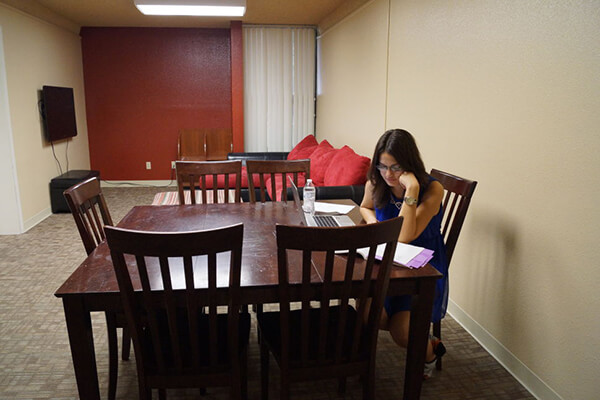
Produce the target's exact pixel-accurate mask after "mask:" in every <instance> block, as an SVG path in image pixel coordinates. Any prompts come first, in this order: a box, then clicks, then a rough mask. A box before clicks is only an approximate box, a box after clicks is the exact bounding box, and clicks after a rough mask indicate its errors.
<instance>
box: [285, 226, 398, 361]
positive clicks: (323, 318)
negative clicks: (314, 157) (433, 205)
mask: <svg viewBox="0 0 600 400" xmlns="http://www.w3.org/2000/svg"><path fill="white" fill-rule="evenodd" d="M401 226H402V218H401V217H400V218H395V219H392V220H388V221H384V222H380V223H377V224H369V225H357V226H354V227H345V228H315V227H305V226H285V225H277V227H276V230H277V247H278V273H279V293H280V298H281V300H280V315H281V318H280V332H281V346H282V347H281V357H282V364H284V363H288V365H289V363H290V362H292V360H291V358H290V352H291V351H293V350H294V349H292V348H290V339H291V335H292V334H293V333H292V332H290V324H291V321H290V316H291V314H290V313H291V307H290V293H291V292H292V291H293V290H299V291H300V298H301V301H300V304H299V307H300V308H301V311H300V314H301V317H300V320H301V324H300V326H301V328H300V347H301V349H300V360H299V361H298V360H296V361H294V362H299V363H300V364H302V365H326V364H327V365H328V364H332V365H333V364H338V365H340V364H343V363H351V362H356V361H359V360H363V361H364V360H365V358H368V357H369V355H370V354H373V353H372V352H374V351H375V348H376V344H377V332H378V327H379V322H378V321H379V318H380V316H381V312H382V307H383V302H384V298H385V294H386V292H387V287H388V284H389V276H390V269H391V265H392V262H393V254H394V251H395V249H396V245H397V243H398V242H397V241H398V235H399V234H400V228H401ZM380 244H382V245H384V246H385V252H384V256H383V260H382V262H381V263H377V264H375V251H376V249H377V246H378V245H380ZM364 247H366V248H369V255H368V257H367V258H366V260H365V262H364V263H361V264H357V262H356V261H357V253H356V250H357V249H360V248H364ZM337 250H348V251H349V252H348V255H347V257H340V256H338V255H336V253H335V252H336V251H337ZM299 253H300V254H301V256H300V254H299ZM359 257H360V256H359ZM300 260H301V261H300ZM298 262H301V264H300V265H301V273H300V277H298V272H297V268H298ZM316 265H319V266H320V267H319V271H318V272H317V274H318V276H319V277H320V279H322V284H321V285H319V286H317V287H315V285H314V279H315V270H314V268H315V266H316ZM374 274H375V277H374ZM373 279H375V285H373ZM298 280H299V283H298ZM351 299H356V304H357V313H356V315H358V316H360V317H358V318H357V317H356V315H354V314H353V315H350V314H349V307H348V306H349V305H350V304H351ZM368 299H372V301H371V302H368V301H367V300H368ZM332 300H339V304H340V306H339V307H334V308H335V311H336V313H332V312H333V311H334V308H332V307H331V306H330V303H331V301H332ZM314 302H318V303H319V310H318V313H319V316H318V322H315V319H314V318H312V319H311V317H310V315H311V313H312V314H313V315H314V308H313V307H311V303H313V304H314ZM367 307H368V308H367ZM363 315H368V316H369V318H368V321H367V322H366V323H365V320H364V318H362V316H363ZM315 323H316V324H317V326H313V325H314V324H315ZM311 324H312V325H311ZM332 367H333V366H332ZM286 368H287V367H282V369H283V370H285V369H286Z"/></svg>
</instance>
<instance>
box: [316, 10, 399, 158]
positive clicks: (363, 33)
mask: <svg viewBox="0 0 600 400" xmlns="http://www.w3.org/2000/svg"><path fill="white" fill-rule="evenodd" d="M387 31H388V17H387V5H386V4H384V2H378V3H375V4H372V5H369V6H368V7H363V8H361V11H360V12H358V13H354V14H352V15H351V16H350V17H348V18H346V19H345V20H344V21H342V22H341V23H339V24H338V25H337V27H336V28H335V29H331V30H329V31H327V33H326V34H325V36H324V37H322V38H320V39H319V46H320V59H319V65H320V79H319V83H318V84H317V91H318V93H317V108H318V109H319V110H326V111H324V112H317V128H316V135H317V138H319V139H325V138H326V139H327V140H328V141H329V142H330V143H331V144H332V145H333V146H334V147H341V146H342V145H345V144H347V145H349V146H350V147H352V148H353V149H355V150H356V151H357V152H359V153H360V152H361V151H359V150H361V149H363V150H364V149H366V150H367V151H366V153H365V152H362V153H361V154H363V155H368V156H370V155H371V154H372V153H371V152H372V149H371V145H372V143H373V140H374V139H373V137H375V136H377V135H379V134H380V132H382V131H383V129H384V127H385V90H386V70H387V65H386V60H387V43H386V42H387V41H386V38H387ZM365 54H368V56H367V57H365V56H364V55H365ZM363 76H364V77H368V79H362V77H363ZM356 77H361V78H360V79H356ZM340 94H343V95H340ZM370 153H371V154H370Z"/></svg>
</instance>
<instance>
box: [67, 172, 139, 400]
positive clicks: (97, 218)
mask: <svg viewBox="0 0 600 400" xmlns="http://www.w3.org/2000/svg"><path fill="white" fill-rule="evenodd" d="M63 194H64V196H65V199H66V200H67V204H68V205H69V209H70V210H71V214H72V215H73V219H74V220H75V224H76V225H77V229H78V230H79V236H81V241H82V242H83V246H84V247H85V251H86V252H87V254H88V255H89V254H90V253H92V251H94V249H95V248H96V246H98V245H99V244H100V243H101V242H102V241H103V240H104V239H105V236H104V227H105V226H108V225H112V224H113V222H112V218H111V216H110V212H109V211H108V206H107V205H106V201H105V200H104V196H103V194H102V190H101V189H100V181H99V180H98V179H97V178H90V179H88V180H85V181H83V182H81V183H78V184H76V185H74V186H72V187H70V188H69V189H67V190H65V191H64V193H63ZM106 327H107V331H108V377H109V378H108V398H109V400H114V399H115V397H116V393H117V376H118V364H119V347H118V340H117V328H123V332H122V333H123V335H122V336H123V344H122V355H121V358H122V359H123V360H129V353H130V347H131V336H130V334H129V329H128V328H127V323H126V321H125V315H124V314H122V313H111V312H106Z"/></svg>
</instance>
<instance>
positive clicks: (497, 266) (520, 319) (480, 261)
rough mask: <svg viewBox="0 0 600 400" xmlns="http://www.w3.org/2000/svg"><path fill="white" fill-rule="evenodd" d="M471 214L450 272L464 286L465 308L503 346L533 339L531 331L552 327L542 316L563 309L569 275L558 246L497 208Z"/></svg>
mask: <svg viewBox="0 0 600 400" xmlns="http://www.w3.org/2000/svg"><path fill="white" fill-rule="evenodd" d="M470 212H472V214H470V215H469V216H468V217H467V219H468V220H469V226H470V229H469V230H468V231H467V232H468V235H467V236H464V237H462V238H460V239H459V244H458V248H459V249H460V248H461V247H463V246H464V248H462V249H461V250H458V251H459V252H460V253H462V254H464V256H463V257H461V258H460V259H461V260H464V261H461V262H459V263H456V265H453V266H452V265H451V267H450V274H452V271H454V272H455V273H456V272H457V271H458V270H460V273H461V279H462V280H463V282H462V284H461V286H462V287H464V288H468V293H466V294H465V298H466V299H467V304H468V305H469V309H468V310H465V311H466V312H468V313H469V314H471V316H472V317H473V318H475V319H476V320H478V321H479V322H480V323H482V325H484V326H485V327H486V329H488V330H489V331H490V333H491V334H492V335H493V336H495V337H496V339H498V340H500V341H501V342H503V343H505V344H509V343H510V342H513V341H514V342H515V343H519V342H520V343H522V342H523V340H524V339H525V340H526V341H529V340H533V335H535V334H536V332H537V333H539V332H548V331H547V329H550V330H552V329H553V326H554V325H555V323H556V321H554V320H553V318H547V316H548V315H551V314H552V313H553V311H552V310H560V309H562V308H564V307H565V304H564V300H565V296H568V295H569V287H570V286H571V282H570V280H571V279H573V274H572V273H570V272H569V271H570V269H569V267H568V262H567V261H566V260H565V257H564V255H563V254H561V251H560V249H561V245H562V244H561V243H553V239H551V238H550V237H549V235H547V234H545V233H544V232H537V233H533V234H532V232H531V229H530V228H531V227H527V229H526V231H527V232H523V229H519V226H520V225H519V223H518V222H517V221H515V220H514V217H512V216H511V217H509V216H507V215H505V214H504V213H503V212H502V211H498V210H482V209H481V208H475V209H472V210H470ZM520 224H521V225H522V222H520ZM557 229H558V228H557ZM549 249H550V251H549ZM571 271H572V270H571ZM450 293H451V294H452V287H451V288H450ZM532 293H533V294H539V297H538V296H537V295H535V296H532V295H531V294H532ZM500 327H501V329H498V328H500ZM524 327H525V328H530V330H529V332H527V331H524V330H523V328H524ZM515 332H520V335H515V334H514V333H515ZM497 335H505V336H504V337H503V336H497ZM530 335H531V336H530ZM516 336H518V337H516Z"/></svg>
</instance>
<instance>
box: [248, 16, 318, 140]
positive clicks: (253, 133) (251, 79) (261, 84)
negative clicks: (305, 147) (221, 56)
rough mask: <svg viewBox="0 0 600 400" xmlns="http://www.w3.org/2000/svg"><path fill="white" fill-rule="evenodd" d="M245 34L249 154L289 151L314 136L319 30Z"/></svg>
mask: <svg viewBox="0 0 600 400" xmlns="http://www.w3.org/2000/svg"><path fill="white" fill-rule="evenodd" d="M243 29H244V148H245V151H289V150H291V149H292V148H293V147H294V146H295V145H296V144H297V143H298V142H299V141H300V140H302V138H303V137H305V136H306V135H308V134H313V135H314V131H315V57H316V53H315V45H316V40H315V29H314V28H306V27H280V26H277V27H262V26H244V28H243Z"/></svg>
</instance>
